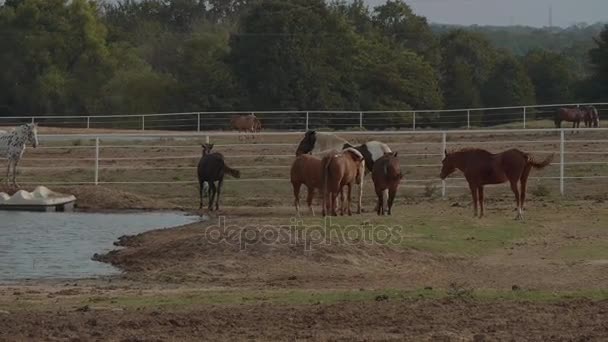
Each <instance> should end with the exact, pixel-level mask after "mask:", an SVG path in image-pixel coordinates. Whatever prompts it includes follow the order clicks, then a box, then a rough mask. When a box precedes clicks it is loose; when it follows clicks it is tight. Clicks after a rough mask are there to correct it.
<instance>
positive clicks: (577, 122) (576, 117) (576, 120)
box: [554, 108, 585, 128]
mask: <svg viewBox="0 0 608 342" xmlns="http://www.w3.org/2000/svg"><path fill="white" fill-rule="evenodd" d="M562 121H568V122H572V128H579V127H580V126H581V121H585V112H584V111H583V110H581V109H580V108H560V109H558V110H557V112H556V113H555V118H554V122H555V128H562Z"/></svg>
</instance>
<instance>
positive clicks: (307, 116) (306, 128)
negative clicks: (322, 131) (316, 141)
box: [306, 112, 308, 131]
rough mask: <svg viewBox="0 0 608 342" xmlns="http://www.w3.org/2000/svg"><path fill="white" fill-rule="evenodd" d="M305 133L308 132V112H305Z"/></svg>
mask: <svg viewBox="0 0 608 342" xmlns="http://www.w3.org/2000/svg"><path fill="white" fill-rule="evenodd" d="M306 131H308V112H306Z"/></svg>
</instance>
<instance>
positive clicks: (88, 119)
mask: <svg viewBox="0 0 608 342" xmlns="http://www.w3.org/2000/svg"><path fill="white" fill-rule="evenodd" d="M89 128H91V117H90V116H87V129H89Z"/></svg>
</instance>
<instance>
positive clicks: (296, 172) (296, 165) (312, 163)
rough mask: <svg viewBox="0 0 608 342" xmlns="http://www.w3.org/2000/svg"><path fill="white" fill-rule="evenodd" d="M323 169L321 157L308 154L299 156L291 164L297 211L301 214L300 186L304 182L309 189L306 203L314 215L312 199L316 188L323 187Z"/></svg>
mask: <svg viewBox="0 0 608 342" xmlns="http://www.w3.org/2000/svg"><path fill="white" fill-rule="evenodd" d="M322 171H323V169H322V166H321V159H320V158H317V157H315V156H311V155H308V154H303V155H301V156H298V157H297V158H296V160H294V162H293V164H291V185H292V187H293V196H294V205H295V207H296V212H297V214H298V215H300V188H301V187H302V184H304V185H306V188H307V189H308V196H307V197H306V203H307V204H308V209H309V210H310V213H311V214H312V215H313V216H314V215H315V211H314V209H313V208H312V200H313V198H314V195H315V189H321V188H322V184H323V183H322V178H323V172H322Z"/></svg>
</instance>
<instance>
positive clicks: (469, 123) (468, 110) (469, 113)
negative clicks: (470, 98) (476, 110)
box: [467, 109, 471, 129]
mask: <svg viewBox="0 0 608 342" xmlns="http://www.w3.org/2000/svg"><path fill="white" fill-rule="evenodd" d="M467 129H471V110H470V109H467Z"/></svg>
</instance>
